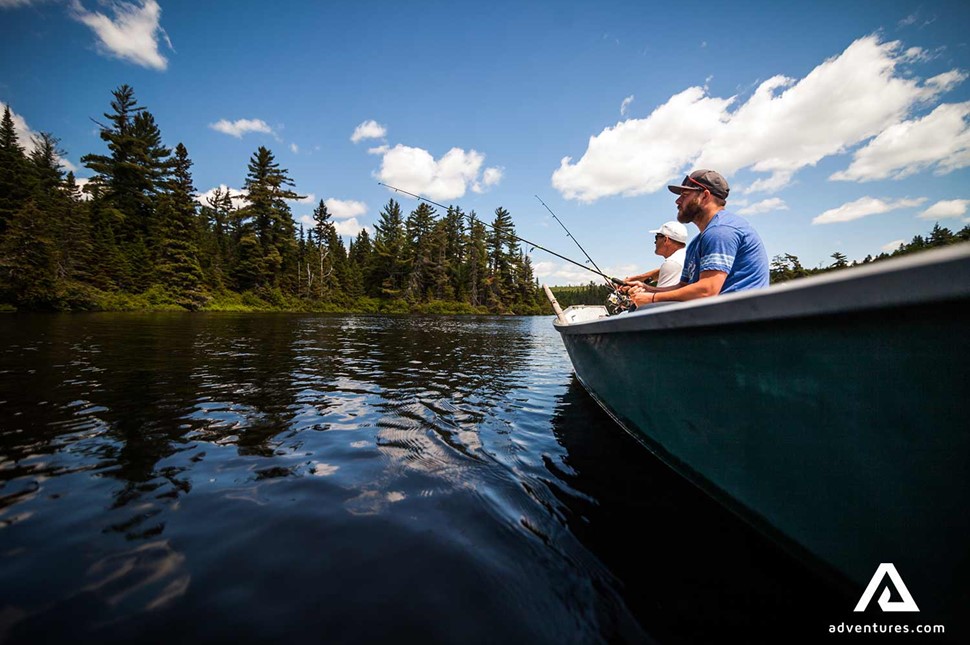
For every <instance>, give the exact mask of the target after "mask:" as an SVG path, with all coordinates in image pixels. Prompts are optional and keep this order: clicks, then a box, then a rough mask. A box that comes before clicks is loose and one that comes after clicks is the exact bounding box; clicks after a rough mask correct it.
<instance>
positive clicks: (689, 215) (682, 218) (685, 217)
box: [677, 199, 703, 224]
mask: <svg viewBox="0 0 970 645" xmlns="http://www.w3.org/2000/svg"><path fill="white" fill-rule="evenodd" d="M702 211H703V209H702V208H701V205H700V204H698V203H697V201H696V200H693V199H692V200H691V201H689V202H687V204H685V205H684V206H682V207H681V208H680V209H678V211H677V221H678V222H680V223H681V224H690V223H691V222H693V221H694V220H695V219H697V216H698V215H700V214H701V212H702Z"/></svg>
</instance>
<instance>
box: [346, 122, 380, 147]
mask: <svg viewBox="0 0 970 645" xmlns="http://www.w3.org/2000/svg"><path fill="white" fill-rule="evenodd" d="M385 136H387V128H386V127H384V126H383V125H381V124H380V123H378V122H377V121H374V120H373V119H371V120H369V121H364V122H363V123H361V124H360V125H358V126H357V127H356V128H355V129H354V133H353V134H352V135H351V136H350V140H351V141H353V142H354V143H357V142H359V141H360V140H361V139H381V138H383V137H385Z"/></svg>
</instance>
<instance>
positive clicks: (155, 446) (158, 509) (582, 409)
mask: <svg viewBox="0 0 970 645" xmlns="http://www.w3.org/2000/svg"><path fill="white" fill-rule="evenodd" d="M0 339H2V340H0V642H9V643H39V642H54V641H61V640H69V641H72V642H148V641H154V642H162V641H164V642H186V643H198V642H226V641H229V640H231V641H234V642H237V643H238V642H245V643H250V642H253V643H255V642H280V641H293V642H327V643H339V642H352V643H358V642H427V643H557V644H558V643H600V642H602V643H650V642H658V643H694V642H720V641H722V640H729V639H730V640H740V641H743V642H793V641H800V640H803V639H804V640H805V642H818V641H819V640H821V639H822V638H823V637H825V636H827V635H828V634H827V633H826V632H827V626H828V624H830V623H838V622H839V621H840V620H846V621H851V620H852V612H851V609H852V606H853V605H854V603H855V601H856V599H857V597H858V594H857V593H856V595H855V597H852V594H849V595H848V596H847V595H846V594H845V592H844V591H842V590H840V589H836V588H835V587H833V586H832V585H831V584H830V583H828V582H827V581H825V580H823V579H821V578H820V577H818V576H817V575H816V574H815V573H814V572H813V570H811V569H809V568H808V567H806V566H805V565H803V564H802V563H800V562H798V561H796V560H794V559H792V558H791V557H789V556H788V555H787V554H786V553H785V552H783V551H782V550H781V549H779V548H778V547H776V546H775V545H774V544H773V543H772V542H770V541H768V540H767V539H765V538H763V537H762V536H761V535H760V534H759V533H756V532H755V531H753V530H751V529H750V528H749V527H748V526H747V525H745V524H743V523H742V522H740V521H739V520H737V519H736V518H735V517H734V516H733V515H731V514H730V513H728V512H726V511H724V510H723V509H722V508H721V507H719V506H718V505H716V504H715V503H714V502H712V501H711V500H709V499H708V498H707V497H706V496H704V495H703V494H701V493H700V492H699V491H698V490H696V489H695V488H694V487H693V486H691V485H690V484H688V483H687V482H686V481H684V480H682V479H681V478H680V477H678V476H677V475H675V474H674V473H673V472H672V471H670V470H669V469H668V468H667V467H666V466H664V465H663V464H662V463H660V462H659V461H658V460H656V459H655V458H654V457H653V456H652V455H651V454H650V453H649V452H648V451H647V450H646V449H645V448H644V447H642V446H641V445H640V444H639V443H637V442H636V441H635V440H634V439H632V438H631V437H629V436H628V435H626V434H625V433H624V432H623V431H622V430H621V429H620V428H619V427H618V426H616V425H615V424H614V423H613V422H612V421H611V420H610V418H609V417H607V416H606V415H605V414H604V413H603V412H602V411H601V410H600V409H599V408H598V407H597V406H596V404H595V403H594V402H593V401H592V399H590V398H589V396H588V395H587V394H586V393H585V391H584V390H583V389H582V387H581V386H579V384H578V383H577V381H576V379H575V376H574V375H573V373H572V368H571V365H570V363H569V359H568V357H567V355H566V352H565V350H564V348H563V345H562V341H561V339H560V338H559V335H558V334H557V333H556V332H555V331H554V330H553V327H552V323H551V318H550V317H377V316H318V315H317V316H313V315H284V314H279V315H276V314H75V315H59V316H53V315H52V316H43V315H6V316H2V317H0Z"/></svg>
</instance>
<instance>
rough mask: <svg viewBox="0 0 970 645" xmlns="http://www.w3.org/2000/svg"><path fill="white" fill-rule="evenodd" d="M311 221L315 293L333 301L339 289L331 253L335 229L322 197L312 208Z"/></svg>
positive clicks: (322, 298)
mask: <svg viewBox="0 0 970 645" xmlns="http://www.w3.org/2000/svg"><path fill="white" fill-rule="evenodd" d="M313 221H314V225H313V237H314V238H315V239H316V244H315V251H316V258H317V267H316V276H315V277H316V282H317V286H316V294H317V296H318V297H319V298H320V299H321V300H326V301H333V300H334V298H335V296H336V295H337V294H338V293H339V291H340V282H339V280H338V276H337V268H336V261H335V258H334V255H333V249H334V247H333V246H332V245H333V244H334V240H335V239H337V230H336V229H335V228H334V225H333V221H331V219H330V211H329V210H327V205H326V204H325V203H324V201H323V200H322V199H321V200H320V203H319V204H318V205H317V207H316V208H315V209H313ZM338 241H339V240H338Z"/></svg>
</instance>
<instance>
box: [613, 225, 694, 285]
mask: <svg viewBox="0 0 970 645" xmlns="http://www.w3.org/2000/svg"><path fill="white" fill-rule="evenodd" d="M650 232H651V233H655V235H654V245H655V248H654V253H656V254H657V255H660V256H663V258H664V263H663V264H661V265H660V268H659V269H654V270H653V271H647V272H646V273H641V274H640V275H634V276H629V277H627V278H625V280H626V282H629V283H635V282H641V283H646V282H647V281H648V280H656V281H657V284H656V286H658V287H673V286H676V285H677V284H679V283H680V276H681V273H682V272H683V270H684V261H685V260H686V258H687V251H686V246H687V227H686V226H684V225H683V224H681V223H680V222H677V221H670V222H664V225H663V226H661V227H660V228H658V229H657V230H655V231H650Z"/></svg>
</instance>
